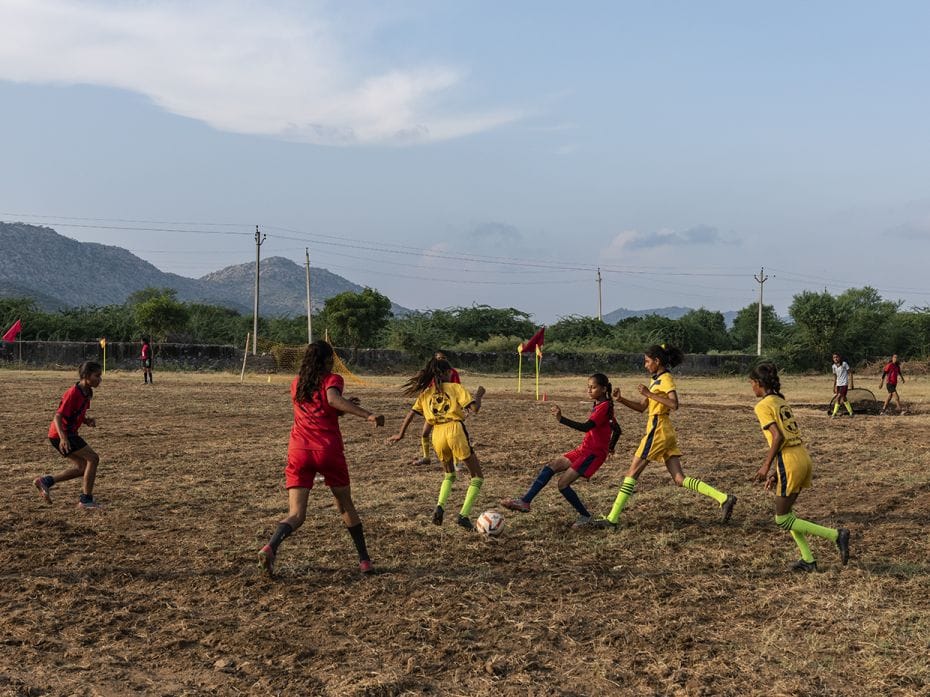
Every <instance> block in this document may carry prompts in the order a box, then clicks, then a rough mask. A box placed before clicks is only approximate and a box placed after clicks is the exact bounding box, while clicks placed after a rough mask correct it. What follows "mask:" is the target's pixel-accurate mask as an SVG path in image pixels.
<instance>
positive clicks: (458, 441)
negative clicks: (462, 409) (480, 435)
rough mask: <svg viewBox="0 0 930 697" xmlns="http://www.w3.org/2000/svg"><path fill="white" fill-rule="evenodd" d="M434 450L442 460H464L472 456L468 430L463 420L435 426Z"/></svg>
mask: <svg viewBox="0 0 930 697" xmlns="http://www.w3.org/2000/svg"><path fill="white" fill-rule="evenodd" d="M433 450H435V451H436V456H437V457H438V458H439V461H440V462H453V461H454V462H464V461H465V460H467V459H468V458H469V457H471V442H470V441H469V440H468V431H466V430H465V424H463V423H462V422H461V421H449V422H447V423H444V424H436V425H435V426H433Z"/></svg>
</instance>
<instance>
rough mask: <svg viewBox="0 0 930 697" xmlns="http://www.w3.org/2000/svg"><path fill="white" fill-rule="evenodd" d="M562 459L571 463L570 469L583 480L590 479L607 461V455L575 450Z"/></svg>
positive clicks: (584, 449)
mask: <svg viewBox="0 0 930 697" xmlns="http://www.w3.org/2000/svg"><path fill="white" fill-rule="evenodd" d="M562 457H564V458H565V459H566V460H568V461H569V462H571V463H572V469H573V470H575V471H576V472H577V473H578V474H580V475H581V476H582V477H584V478H585V479H590V478H591V477H592V476H593V475H594V473H595V472H597V471H598V470H599V469H600V468H601V465H603V464H604V461H605V460H606V459H607V455H601V454H598V453H596V452H594V451H593V450H588V449H587V448H575V449H574V450H572V451H570V452H567V453H565V454H564V455H563V456H562Z"/></svg>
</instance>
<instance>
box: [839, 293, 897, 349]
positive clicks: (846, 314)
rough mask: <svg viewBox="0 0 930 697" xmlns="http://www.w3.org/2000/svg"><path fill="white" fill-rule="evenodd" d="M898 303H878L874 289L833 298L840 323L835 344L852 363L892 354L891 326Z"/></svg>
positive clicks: (879, 297) (883, 301)
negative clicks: (854, 360)
mask: <svg viewBox="0 0 930 697" xmlns="http://www.w3.org/2000/svg"><path fill="white" fill-rule="evenodd" d="M900 306H901V303H899V302H892V301H890V300H882V297H881V295H879V293H878V291H877V290H875V289H874V288H870V287H869V286H866V287H864V288H850V289H849V290H846V291H844V292H843V293H841V294H840V295H838V296H837V298H836V308H837V313H838V315H839V317H840V320H841V323H840V327H839V332H838V335H837V344H838V346H839V347H840V349H841V353H844V354H845V355H846V356H848V357H850V358H853V359H871V358H876V357H879V356H884V355H886V354H891V353H893V352H894V351H893V349H892V341H891V339H892V335H891V334H890V332H889V331H888V330H889V327H891V326H893V325H894V323H895V320H896V317H897V314H898V308H900Z"/></svg>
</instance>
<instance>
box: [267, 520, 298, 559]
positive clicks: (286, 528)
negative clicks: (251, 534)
mask: <svg viewBox="0 0 930 697" xmlns="http://www.w3.org/2000/svg"><path fill="white" fill-rule="evenodd" d="M292 532H294V528H292V527H291V526H290V525H289V524H288V523H278V529H277V530H275V531H274V535H272V536H271V540H270V541H269V542H268V546H269V547H271V551H272V552H274V553H275V554H277V553H278V545H280V544H281V543H282V542H284V538H285V537H287V536H288V535H290V534H291V533H292Z"/></svg>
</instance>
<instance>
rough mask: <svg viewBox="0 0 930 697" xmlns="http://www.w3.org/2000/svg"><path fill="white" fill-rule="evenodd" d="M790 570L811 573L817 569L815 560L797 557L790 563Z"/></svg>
mask: <svg viewBox="0 0 930 697" xmlns="http://www.w3.org/2000/svg"><path fill="white" fill-rule="evenodd" d="M791 570H792V571H804V572H805V573H808V574H812V573H814V572H815V571H816V570H817V561H816V560H814V561H804V560H803V559H798V560H797V561H796V562H795V563H794V564H792V565H791Z"/></svg>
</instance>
